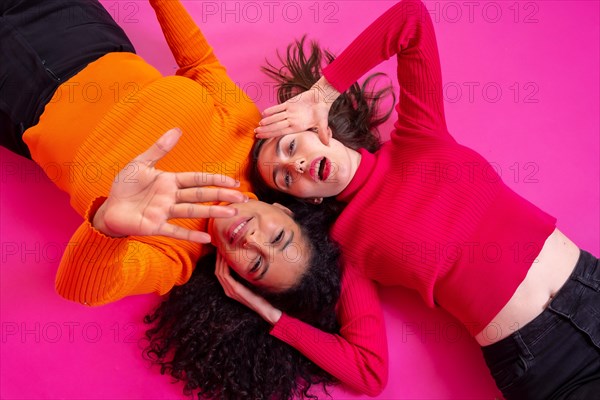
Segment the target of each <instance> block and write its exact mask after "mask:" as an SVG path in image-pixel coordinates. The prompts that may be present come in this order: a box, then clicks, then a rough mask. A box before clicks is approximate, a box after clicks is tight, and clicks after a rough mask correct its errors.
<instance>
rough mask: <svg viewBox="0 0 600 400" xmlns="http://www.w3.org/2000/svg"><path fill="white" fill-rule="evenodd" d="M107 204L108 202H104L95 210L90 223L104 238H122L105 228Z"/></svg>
mask: <svg viewBox="0 0 600 400" xmlns="http://www.w3.org/2000/svg"><path fill="white" fill-rule="evenodd" d="M107 202H108V200H107V201H105V202H104V203H102V205H101V206H100V207H99V208H98V210H96V213H95V214H94V216H93V217H92V221H91V222H92V226H93V227H94V229H96V230H97V231H98V232H100V233H102V234H104V235H106V236H109V237H113V238H116V237H122V236H123V235H119V234H116V233H115V232H112V231H111V230H110V229H109V228H108V227H107V226H106V222H105V216H106V203H107Z"/></svg>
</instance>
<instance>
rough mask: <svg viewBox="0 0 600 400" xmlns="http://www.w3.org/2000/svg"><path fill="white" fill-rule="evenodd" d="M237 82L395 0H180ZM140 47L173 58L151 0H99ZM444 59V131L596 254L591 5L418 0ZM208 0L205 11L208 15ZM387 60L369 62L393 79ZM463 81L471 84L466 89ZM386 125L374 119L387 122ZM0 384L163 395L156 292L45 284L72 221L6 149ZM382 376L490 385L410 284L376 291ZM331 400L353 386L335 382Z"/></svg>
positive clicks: (60, 391) (11, 394) (594, 15)
mask: <svg viewBox="0 0 600 400" xmlns="http://www.w3.org/2000/svg"><path fill="white" fill-rule="evenodd" d="M184 3H185V5H186V7H187V8H188V9H189V11H190V12H191V13H192V14H193V15H194V17H195V19H196V21H197V22H198V24H199V25H200V26H201V28H202V29H203V31H204V33H205V34H206V36H207V38H208V39H209V41H210V42H211V43H212V44H213V46H214V48H215V49H216V52H217V55H218V56H219V58H220V59H221V61H222V62H223V64H224V65H225V66H227V67H228V71H229V73H230V75H231V76H232V77H233V79H234V80H235V81H236V82H238V83H239V85H240V86H242V87H244V88H246V89H247V91H248V92H249V94H250V96H251V97H253V98H254V99H255V100H256V102H257V103H258V105H259V107H260V108H261V109H262V108H264V107H266V106H268V105H270V104H272V103H273V99H274V98H273V95H272V93H271V91H270V89H269V88H270V86H269V85H268V84H265V83H266V80H265V77H264V76H263V75H262V74H261V73H260V72H259V66H260V65H261V64H262V63H263V60H264V59H265V57H269V58H271V59H272V58H273V55H274V52H275V49H283V48H284V46H285V45H287V44H288V43H289V42H290V41H291V40H292V39H293V38H296V37H299V36H301V35H302V34H303V33H308V34H309V35H310V37H311V38H318V39H319V40H320V42H321V43H322V44H323V45H325V46H327V47H329V48H330V49H331V50H333V51H335V52H339V51H341V50H342V49H343V47H344V46H345V45H346V44H347V43H349V41H350V40H351V39H352V38H353V37H354V36H355V35H357V34H358V33H359V32H360V31H361V30H362V29H363V28H364V27H366V26H367V25H368V23H370V22H371V21H372V20H373V19H375V18H376V17H377V16H378V15H379V14H381V13H382V12H383V11H385V10H386V9H387V8H389V7H390V6H391V5H392V4H393V2H391V1H369V2H367V1H364V2H359V1H337V2H335V1H321V2H312V1H311V2H308V1H283V2H277V1H275V2H263V1H257V2H234V1H227V2H221V1H218V2H217V1H214V2H213V1H206V2H203V3H202V2H199V1H185V2H184ZM103 4H104V5H105V6H106V7H107V9H108V10H109V11H110V12H111V14H112V15H113V17H114V18H115V19H116V20H117V22H118V23H119V24H120V25H121V26H122V27H123V28H124V29H125V31H126V32H127V34H128V35H129V36H130V37H131V39H132V41H133V43H134V44H135V45H136V47H137V49H138V53H139V54H140V55H142V56H143V57H145V58H146V59H147V60H148V62H150V63H151V64H153V65H155V66H156V67H157V68H158V69H159V70H160V71H162V72H163V73H164V74H171V73H173V71H174V69H175V64H174V61H173V59H172V57H171V55H170V52H169V50H168V48H167V46H166V44H165V42H164V40H163V37H162V34H161V33H160V30H159V27H158V24H157V22H156V20H155V18H154V13H153V11H152V10H151V8H150V7H149V5H148V4H147V3H146V2H144V1H115V0H108V1H103ZM426 6H427V8H428V9H429V10H430V11H431V12H432V18H433V21H434V25H435V29H436V32H437V35H438V44H439V49H440V57H441V62H442V73H443V78H444V85H445V90H444V94H445V105H446V116H447V119H448V126H449V129H450V132H451V133H452V134H453V135H454V137H455V138H456V139H457V140H458V141H459V142H461V143H463V144H466V145H469V146H471V147H472V148H474V149H476V150H478V151H479V152H480V153H481V154H483V155H484V156H485V157H486V158H488V160H490V161H492V162H493V163H495V164H494V165H495V166H496V167H497V170H498V171H499V172H500V173H501V175H502V177H503V178H504V180H505V181H506V182H507V183H508V184H509V185H510V186H511V187H513V188H514V189H515V190H516V191H517V192H518V193H520V194H522V195H523V196H525V197H526V198H527V199H529V200H531V201H532V202H534V203H535V204H537V205H538V206H539V207H541V208H542V209H544V210H545V211H547V212H549V213H550V214H552V215H554V216H556V217H557V218H558V227H559V228H560V229H561V230H562V231H563V232H565V233H566V234H567V235H568V236H569V237H570V238H571V239H572V240H574V241H575V242H576V243H577V244H578V245H579V246H580V247H582V248H584V249H587V250H589V251H591V252H592V253H594V254H595V255H599V253H600V251H599V250H600V245H599V231H600V229H599V220H600V217H599V209H600V207H599V203H600V202H599V182H600V178H599V169H600V168H599V159H600V157H599V154H598V153H599V121H598V120H599V111H598V110H599V104H598V102H599V81H598V71H599V52H598V49H599V39H598V38H599V21H598V19H599V17H598V16H599V2H598V1H566V0H563V1H518V2H516V1H515V2H509V1H481V2H480V1H474V2H463V1H441V2H437V1H427V2H426ZM203 11H205V12H204V13H203ZM394 69H395V62H394V61H390V62H388V63H385V64H383V65H381V66H380V67H378V68H377V70H379V71H384V72H387V73H389V74H390V76H392V77H393V73H394ZM470 88H472V91H471V90H470ZM389 126H390V125H389V124H388V126H387V128H386V129H384V130H383V131H382V132H388V131H389ZM0 157H1V160H0V161H1V164H0V167H1V168H0V185H1V196H0V217H1V218H0V243H1V246H2V249H1V253H2V255H1V263H2V267H1V270H0V272H1V297H0V299H1V306H0V312H1V314H0V319H1V322H2V326H1V328H2V329H1V339H0V346H1V350H0V360H1V361H0V362H1V366H0V368H1V369H0V371H1V378H0V397H1V398H3V399H9V398H11V399H31V398H48V399H50V398H65V399H92V398H94V399H97V398H110V399H117V398H118V399H138V398H153V399H167V398H169V399H172V398H179V397H181V396H182V395H181V385H180V384H176V385H173V384H171V383H170V379H169V378H167V377H164V376H161V375H160V374H159V372H158V370H157V368H153V367H150V366H149V364H148V362H147V361H145V360H143V359H142V358H141V356H140V354H141V347H142V343H141V342H139V339H140V338H141V336H142V335H143V332H144V331H145V329H144V325H143V324H142V323H141V320H142V318H143V316H144V315H145V314H146V313H147V312H148V311H150V310H151V309H152V307H153V306H154V305H156V304H157V302H158V301H159V298H158V297H157V296H154V295H147V296H137V297H133V298H128V299H125V300H122V301H119V302H118V303H116V304H111V305H107V306H104V307H99V308H87V307H83V306H80V305H78V304H74V303H70V302H68V301H66V300H63V299H62V298H60V297H59V296H58V295H57V294H56V293H55V292H54V275H55V272H56V269H57V266H58V263H59V260H60V253H61V251H62V249H64V247H65V245H66V243H67V242H68V240H69V238H70V235H71V233H72V232H73V231H74V230H75V229H76V227H77V226H78V224H79V222H80V218H79V217H78V216H77V215H76V214H75V212H74V211H73V210H72V209H71V208H70V206H69V204H68V198H67V196H66V195H65V194H64V193H62V192H60V191H59V190H57V189H56V188H55V187H54V186H53V184H52V182H51V181H50V180H49V179H48V178H46V176H45V175H44V173H43V171H42V170H41V169H39V168H38V167H37V166H36V165H35V164H33V163H32V162H29V161H27V160H25V159H22V158H20V157H17V156H15V155H13V154H12V153H9V152H7V151H5V150H3V149H0ZM382 298H383V301H384V302H385V314H386V321H387V326H388V336H389V347H390V359H391V362H390V368H391V369H390V379H389V384H388V386H387V388H386V390H385V391H384V392H383V394H382V395H381V396H380V398H386V399H391V398H393V399H433V398H437V399H442V398H443V399H451V398H472V399H475V398H477V399H480V398H487V399H492V398H494V397H496V396H499V393H498V392H497V390H496V389H495V388H494V384H493V381H492V379H491V378H490V377H489V375H488V372H487V369H486V367H485V364H484V362H483V359H482V357H481V354H480V350H479V348H478V347H477V345H476V343H475V342H474V341H472V340H471V339H469V337H468V335H467V333H466V332H465V331H463V330H461V329H459V328H458V324H457V322H455V321H454V320H453V319H451V318H450V317H448V316H446V315H445V314H444V313H443V312H441V311H438V310H430V309H427V308H426V307H425V306H424V305H423V304H422V303H421V301H420V300H419V298H418V297H417V296H415V295H414V294H413V293H409V292H406V291H403V290H397V289H394V290H390V289H386V290H383V291H382ZM333 397H334V398H336V399H341V398H359V397H360V396H356V395H354V394H352V393H350V392H347V391H345V390H343V389H342V388H336V389H335V391H334V395H333Z"/></svg>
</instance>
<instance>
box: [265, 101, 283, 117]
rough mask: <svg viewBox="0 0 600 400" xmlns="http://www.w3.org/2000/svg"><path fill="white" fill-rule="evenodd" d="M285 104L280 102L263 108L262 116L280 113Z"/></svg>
mask: <svg viewBox="0 0 600 400" xmlns="http://www.w3.org/2000/svg"><path fill="white" fill-rule="evenodd" d="M286 107H287V105H286V103H281V104H277V105H275V106H272V107H269V108H267V109H265V110H264V111H263V113H262V115H263V117H269V116H271V115H273V114H277V113H280V112H282V111H285V109H286Z"/></svg>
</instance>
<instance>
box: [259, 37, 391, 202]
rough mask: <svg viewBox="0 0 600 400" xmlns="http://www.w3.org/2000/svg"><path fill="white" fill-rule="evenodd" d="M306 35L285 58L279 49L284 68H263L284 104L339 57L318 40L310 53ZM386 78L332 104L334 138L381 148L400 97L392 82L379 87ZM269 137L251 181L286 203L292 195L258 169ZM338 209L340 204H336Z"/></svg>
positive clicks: (373, 78) (262, 193)
mask: <svg viewBox="0 0 600 400" xmlns="http://www.w3.org/2000/svg"><path fill="white" fill-rule="evenodd" d="M305 41H306V36H303V37H302V38H301V39H299V40H295V41H294V43H292V44H290V45H289V46H288V47H287V50H286V53H285V57H284V56H282V55H281V54H280V53H279V52H277V58H278V61H279V63H280V64H281V67H279V68H277V67H276V66H274V65H273V64H272V63H271V62H269V61H268V60H267V61H266V63H267V65H266V66H264V67H263V68H262V70H263V72H265V73H266V74H267V75H268V76H269V77H270V78H273V79H274V80H275V82H276V83H277V85H276V87H277V99H278V101H279V103H283V102H285V101H287V100H289V99H290V98H292V97H294V96H296V95H298V94H300V93H302V92H304V91H307V90H309V89H310V88H311V87H312V86H313V85H314V84H315V83H316V82H317V81H318V80H319V78H320V77H321V76H322V75H323V68H324V66H325V65H327V64H330V63H331V62H332V61H333V60H334V59H335V56H334V55H333V54H332V53H331V52H329V51H328V50H324V49H322V48H321V47H320V46H319V44H318V43H317V42H316V41H311V42H310V44H309V52H308V53H307V52H306V51H305V49H304V48H305ZM382 77H386V75H385V74H383V73H375V74H372V75H369V76H368V77H367V79H366V80H365V82H364V83H363V84H362V85H360V84H358V83H354V84H352V86H350V88H349V89H348V90H346V91H345V92H344V93H342V94H341V95H340V96H339V97H338V98H337V99H336V100H335V102H334V103H333V104H332V106H331V109H330V110H329V118H328V123H329V126H330V128H331V131H332V133H333V137H334V138H335V139H337V140H339V141H340V142H341V143H343V144H344V145H345V146H347V147H350V148H352V149H354V150H358V149H360V148H364V149H366V150H367V151H369V152H371V153H373V152H375V151H377V150H378V149H379V148H380V147H381V140H380V138H379V132H378V126H379V125H381V124H382V123H384V122H385V121H387V119H388V118H389V117H390V115H391V113H392V111H393V103H394V102H395V100H396V96H395V95H394V91H393V88H392V86H391V85H390V84H388V85H387V86H384V87H383V88H380V89H375V85H376V84H377V82H378V80H379V78H382ZM388 96H391V97H392V100H393V103H392V106H391V107H390V108H389V109H388V110H386V111H384V112H380V111H379V108H380V107H379V106H380V103H381V101H382V100H384V99H385V98H386V97H388ZM264 142H265V140H264V139H263V140H257V141H256V142H255V144H254V147H253V148H252V151H251V153H250V156H251V160H252V168H250V180H251V182H252V184H253V188H254V191H255V193H256V194H257V195H258V197H259V198H260V199H262V200H265V201H269V202H270V201H278V202H283V203H286V199H287V198H289V197H290V196H289V195H285V194H283V193H279V192H275V190H274V189H272V188H271V187H270V186H268V185H267V183H266V182H265V181H264V180H263V179H262V177H261V175H260V173H259V171H258V168H257V163H258V155H259V153H260V149H261V147H262V145H263V144H264ZM326 202H327V203H331V202H335V199H329V200H325V201H324V203H326ZM334 208H338V207H334Z"/></svg>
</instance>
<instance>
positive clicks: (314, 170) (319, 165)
mask: <svg viewBox="0 0 600 400" xmlns="http://www.w3.org/2000/svg"><path fill="white" fill-rule="evenodd" d="M330 172H331V161H329V160H328V159H327V157H320V158H316V159H314V160H313V162H312V163H310V176H311V177H312V178H313V180H314V181H316V182H319V181H325V180H327V178H328V177H329V174H330Z"/></svg>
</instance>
